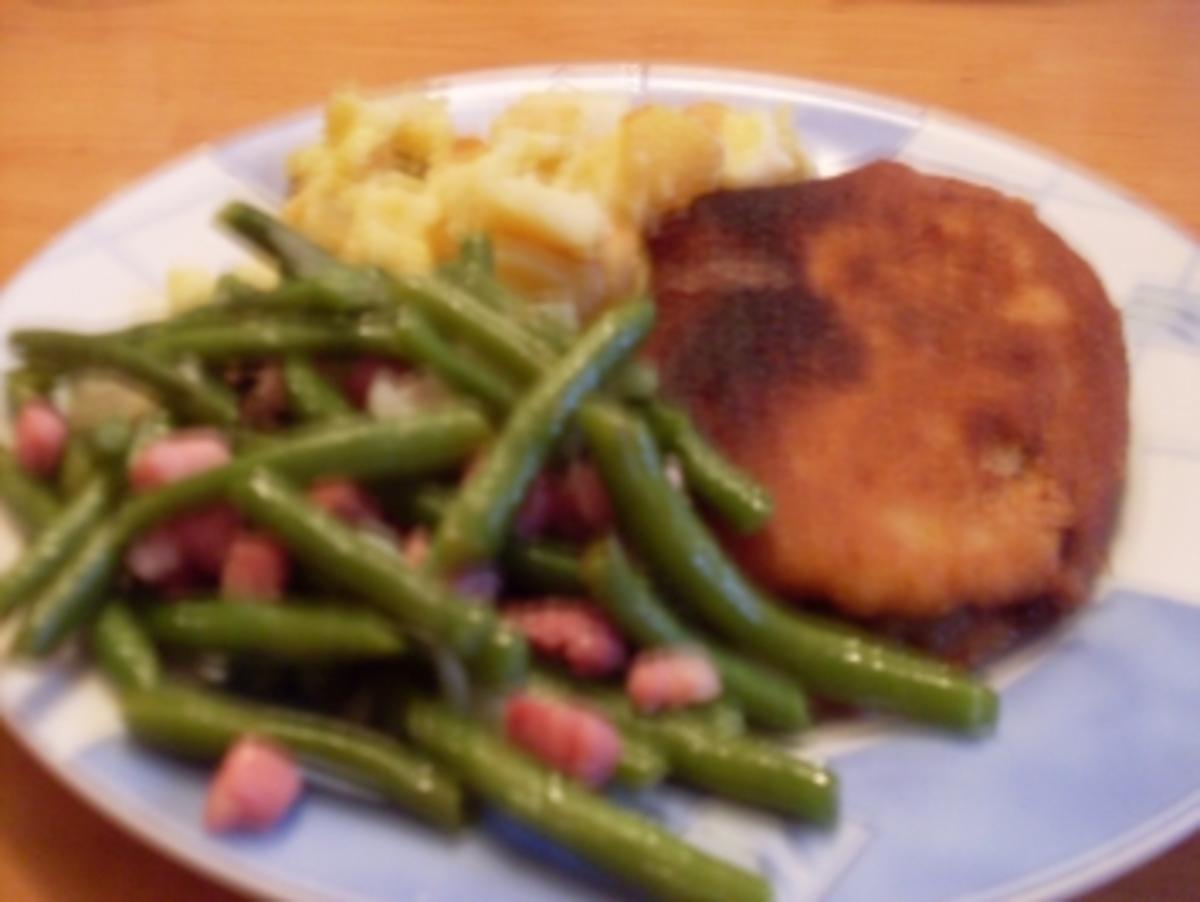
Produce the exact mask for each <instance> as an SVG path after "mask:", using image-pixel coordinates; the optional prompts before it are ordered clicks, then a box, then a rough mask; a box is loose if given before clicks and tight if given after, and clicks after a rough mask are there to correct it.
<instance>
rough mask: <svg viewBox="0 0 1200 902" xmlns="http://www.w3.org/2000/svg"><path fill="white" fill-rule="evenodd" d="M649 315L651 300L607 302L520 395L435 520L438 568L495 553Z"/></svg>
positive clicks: (636, 339)
mask: <svg viewBox="0 0 1200 902" xmlns="http://www.w3.org/2000/svg"><path fill="white" fill-rule="evenodd" d="M653 321H654V308H653V307H652V306H651V305H650V304H648V303H645V302H633V303H629V304H624V305H622V306H620V307H616V308H614V309H612V310H609V311H608V312H607V313H605V314H604V315H603V316H601V317H600V318H599V319H597V320H596V321H595V323H593V324H592V326H591V327H589V329H588V330H587V332H586V333H585V334H584V335H583V337H582V338H581V339H580V340H579V342H578V343H577V344H576V345H575V347H573V348H572V349H571V350H570V351H569V352H568V353H567V354H566V355H565V356H564V357H563V358H561V359H560V360H559V361H557V362H556V363H555V364H554V366H553V367H552V368H551V369H550V370H549V371H548V372H547V373H546V375H545V376H543V377H542V378H541V379H540V380H539V381H538V382H537V384H536V385H535V386H534V387H533V388H532V389H531V390H530V391H529V393H528V394H527V395H526V396H525V397H524V398H523V399H522V400H521V402H520V403H519V404H518V405H517V407H516V408H515V409H514V410H513V412H512V414H511V415H510V416H509V418H508V420H507V422H506V423H505V425H504V431H503V432H502V433H501V434H500V436H499V437H498V438H497V440H496V442H495V443H494V444H493V445H492V446H491V448H489V450H488V452H487V453H486V455H485V456H484V458H483V460H482V462H481V463H480V465H479V466H477V467H475V468H474V469H473V470H472V472H471V475H470V476H469V477H468V479H467V482H466V484H465V485H464V487H463V488H462V490H461V491H460V492H459V493H458V494H457V495H456V496H455V497H454V500H453V501H452V502H451V504H450V507H449V509H448V510H447V511H446V514H445V516H444V517H443V518H442V521H441V523H440V524H438V529H437V533H436V535H435V536H434V543H433V560H434V561H435V562H436V565H437V566H438V567H440V568H441V569H442V571H443V572H452V571H454V570H456V569H459V568H461V567H465V566H470V565H471V564H474V563H478V562H480V561H485V560H489V559H491V558H493V557H494V556H495V555H496V553H497V552H498V551H499V550H500V546H501V544H502V543H503V541H504V537H505V533H506V532H507V531H508V527H509V524H510V523H511V521H512V518H513V516H514V515H515V514H516V511H517V508H518V507H519V506H520V504H521V500H522V499H523V498H524V497H525V494H526V492H527V490H528V488H529V485H530V483H531V482H532V481H533V479H534V477H536V476H537V474H538V472H539V471H540V470H541V468H542V464H543V462H544V461H545V459H546V457H547V455H548V454H549V453H550V450H551V448H552V447H553V445H554V443H555V441H556V440H557V439H558V438H559V436H561V435H562V433H563V432H564V431H565V429H566V426H567V423H568V422H569V420H570V418H571V416H572V415H573V413H574V412H575V410H576V408H577V407H578V406H579V404H580V403H582V401H583V399H584V398H585V397H586V396H587V395H588V394H589V393H590V392H592V391H594V390H595V389H596V388H597V387H598V386H599V385H600V383H601V382H603V380H604V378H605V377H606V376H607V375H608V373H609V372H611V371H612V370H613V368H615V367H616V366H617V365H618V364H619V363H621V361H622V360H624V359H625V358H626V357H628V356H629V354H630V353H631V352H632V351H633V349H634V348H635V347H636V346H637V345H638V343H640V342H641V340H642V339H643V338H644V337H645V335H646V333H647V332H648V331H649V330H650V326H651V325H652V323H653Z"/></svg>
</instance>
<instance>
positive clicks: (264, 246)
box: [217, 201, 394, 306]
mask: <svg viewBox="0 0 1200 902" xmlns="http://www.w3.org/2000/svg"><path fill="white" fill-rule="evenodd" d="M217 221H218V222H219V223H221V224H222V225H224V226H226V227H228V228H229V229H231V230H232V231H233V232H235V233H236V234H238V235H240V236H241V237H242V238H244V239H245V240H247V241H248V242H250V244H251V245H253V246H254V247H256V248H258V250H260V251H262V252H263V253H265V254H267V255H268V256H269V257H271V258H272V259H273V260H275V261H276V262H277V263H278V264H279V268H280V270H281V272H282V273H283V274H284V275H285V276H289V277H297V278H301V279H307V280H309V281H311V282H315V283H317V284H319V285H321V286H322V288H324V289H326V290H328V291H330V292H331V293H333V294H335V295H340V296H342V297H343V298H345V299H346V300H347V302H348V303H351V304H359V305H361V304H367V305H381V306H383V305H387V304H390V303H392V301H393V297H394V291H393V286H392V283H391V280H390V279H389V278H388V277H387V276H386V275H385V274H384V273H383V272H382V271H380V270H376V269H370V268H367V267H353V266H347V265H346V264H344V263H342V262H341V261H339V260H337V259H336V258H335V257H333V256H332V255H330V254H329V253H328V252H327V251H325V250H324V249H322V248H320V247H318V246H317V245H316V244H314V243H313V242H312V241H310V240H309V239H308V238H306V237H304V236H303V235H301V234H300V233H299V232H297V231H295V230H294V229H292V228H290V227H288V226H287V225H285V224H284V223H282V222H280V221H279V220H278V219H276V218H275V217H273V216H271V215H270V214H269V213H266V212H264V211H263V210H258V209H255V208H254V207H251V206H250V205H249V204H244V203H241V202H239V201H234V202H232V203H229V204H227V205H226V206H225V207H224V208H222V210H221V211H220V212H219V213H218V214H217Z"/></svg>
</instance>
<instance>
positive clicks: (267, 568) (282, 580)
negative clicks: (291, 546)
mask: <svg viewBox="0 0 1200 902" xmlns="http://www.w3.org/2000/svg"><path fill="white" fill-rule="evenodd" d="M290 572H291V562H290V561H289V559H288V555H287V550H286V549H285V548H284V547H283V546H282V545H281V544H280V543H279V542H278V541H277V540H276V539H275V538H273V537H272V536H269V535H267V534H265V533H261V532H250V531H248V530H247V531H243V532H241V533H239V534H238V536H237V538H235V539H234V541H233V545H232V546H231V547H230V549H229V554H228V556H226V558H225V566H224V567H222V569H221V596H222V597H223V598H233V599H242V600H254V601H275V600H277V599H279V598H280V597H282V596H283V592H284V589H285V588H286V587H287V581H288V576H289V574H290Z"/></svg>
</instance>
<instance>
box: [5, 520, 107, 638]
mask: <svg viewBox="0 0 1200 902" xmlns="http://www.w3.org/2000/svg"><path fill="white" fill-rule="evenodd" d="M122 547H123V536H122V533H121V530H120V528H119V526H118V525H117V524H116V523H115V522H113V521H111V520H109V521H106V522H104V523H101V524H100V525H99V526H97V527H96V528H94V529H93V530H92V532H91V534H90V535H89V536H88V538H87V541H85V542H84V543H83V544H82V545H81V546H80V547H79V548H77V549H76V550H75V552H74V553H73V554H71V555H70V557H68V558H67V559H66V560H65V561H64V562H63V564H62V566H61V567H60V568H59V569H58V571H57V572H56V573H55V574H54V576H53V577H52V578H51V579H50V580H49V582H47V583H46V584H45V585H43V586H42V588H41V589H40V590H39V591H38V593H37V595H36V596H34V598H33V599H32V602H31V609H30V611H29V617H28V618H27V619H26V620H25V623H24V625H23V626H22V627H21V630H20V632H19V633H17V639H16V642H15V644H14V648H15V650H16V651H17V653H18V654H22V655H33V656H34V657H44V656H45V655H48V654H49V653H50V652H52V651H53V650H54V649H56V648H57V647H58V646H59V645H60V644H61V643H62V641H63V640H64V639H65V638H66V637H67V636H68V635H70V634H71V633H72V632H73V631H74V630H75V629H77V628H78V627H80V626H82V625H83V623H84V622H85V621H86V620H87V619H88V618H89V617H91V616H92V615H93V614H94V613H95V612H96V609H97V608H98V607H99V606H100V605H101V604H102V603H103V601H104V596H105V595H106V593H107V592H108V590H109V585H110V584H111V582H112V579H113V576H114V575H115V574H116V572H117V567H118V565H119V564H120V562H121V549H122Z"/></svg>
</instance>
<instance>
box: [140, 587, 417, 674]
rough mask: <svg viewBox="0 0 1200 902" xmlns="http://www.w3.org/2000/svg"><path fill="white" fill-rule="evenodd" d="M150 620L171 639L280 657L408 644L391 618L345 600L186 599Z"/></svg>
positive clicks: (363, 652)
mask: <svg viewBox="0 0 1200 902" xmlns="http://www.w3.org/2000/svg"><path fill="white" fill-rule="evenodd" d="M146 626H147V628H148V629H149V631H150V634H151V635H152V636H153V637H154V638H155V639H157V640H158V641H159V642H162V643H164V644H166V645H174V646H181V647H184V648H194V649H203V650H210V651H223V652H233V653H250V654H254V655H262V656H263V657H269V658H273V659H276V660H278V659H284V660H301V661H304V660H364V659H368V658H379V657H394V656H396V655H398V654H401V653H402V652H403V651H404V645H405V643H404V639H403V638H402V637H401V636H400V633H399V632H398V631H397V629H396V627H395V625H394V624H393V623H392V622H391V621H389V620H387V619H385V618H383V617H380V616H379V615H377V614H374V613H372V612H370V611H364V610H361V609H358V608H352V607H346V606H338V607H334V606H329V605H324V606H315V605H289V604H270V605H267V604H255V603H251V602H236V601H216V600H202V601H183V602H175V603H173V604H169V605H162V606H159V607H156V608H155V609H154V610H152V611H150V613H149V614H148V615H147V617H146Z"/></svg>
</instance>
